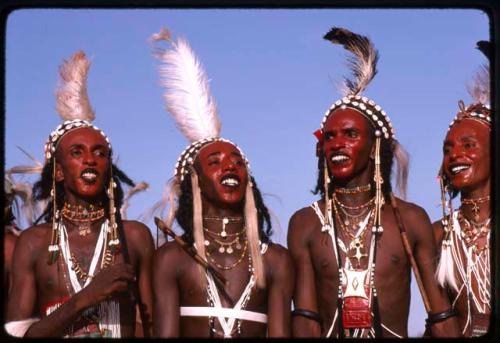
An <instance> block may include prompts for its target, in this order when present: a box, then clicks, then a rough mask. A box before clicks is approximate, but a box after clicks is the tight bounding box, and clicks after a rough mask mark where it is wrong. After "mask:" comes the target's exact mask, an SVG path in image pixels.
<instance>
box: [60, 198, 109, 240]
mask: <svg viewBox="0 0 500 343" xmlns="http://www.w3.org/2000/svg"><path fill="white" fill-rule="evenodd" d="M61 214H62V216H63V217H64V218H66V219H68V220H69V221H71V222H73V223H75V224H77V225H78V234H79V235H80V236H82V237H85V236H86V235H87V234H89V233H90V225H91V223H92V222H95V221H97V220H99V219H102V218H103V217H104V208H103V207H102V206H101V205H100V204H98V205H96V206H94V205H90V206H89V207H88V208H86V207H83V206H81V205H71V204H69V203H67V202H65V203H64V207H63V209H62V210H61Z"/></svg>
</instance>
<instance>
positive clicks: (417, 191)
mask: <svg viewBox="0 0 500 343" xmlns="http://www.w3.org/2000/svg"><path fill="white" fill-rule="evenodd" d="M162 26H165V27H167V28H169V30H170V31H171V32H172V33H173V35H174V36H183V37H185V38H186V39H187V40H188V41H189V42H190V44H191V46H192V48H193V49H194V51H195V53H196V54H197V55H198V56H199V58H200V59H201V61H202V63H203V65H204V67H205V70H206V72H207V74H208V77H209V78H210V80H211V83H210V85H211V91H212V94H213V95H214V97H215V99H216V101H217V104H218V108H219V116H220V119H221V122H222V136H223V137H225V138H228V139H231V140H232V141H234V142H236V143H237V144H238V145H239V146H240V147H241V148H242V150H243V151H244V153H245V154H246V156H247V158H248V159H249V161H250V163H251V166H252V172H253V174H254V176H255V178H256V181H257V183H258V185H259V187H260V189H261V191H262V192H263V193H264V194H265V201H266V203H267V205H268V207H269V208H270V209H271V211H272V212H273V213H274V214H275V217H276V219H277V221H276V222H275V224H274V232H275V234H274V237H273V239H274V241H276V242H278V243H281V244H283V245H285V244H286V231H287V226H288V220H289V218H290V216H291V215H292V214H293V213H294V212H295V211H296V210H298V209H300V208H302V207H304V206H307V205H309V204H310V203H311V202H313V201H314V200H315V197H314V196H313V195H312V194H311V192H310V190H311V189H312V188H313V187H314V184H315V181H316V158H315V154H314V151H315V138H314V136H313V135H312V132H314V131H315V130H316V129H317V128H318V127H319V125H320V122H321V119H322V117H323V114H324V112H325V111H326V109H327V108H328V107H329V106H330V104H331V103H332V102H334V101H335V100H337V99H338V98H339V97H340V94H339V93H338V91H337V87H336V85H338V84H339V83H340V82H341V80H342V76H343V75H346V74H348V70H347V68H346V65H345V61H346V57H347V53H346V52H345V50H344V49H343V48H341V47H340V46H337V45H335V46H334V45H332V44H331V43H330V42H327V41H325V40H323V39H322V36H323V35H324V34H325V33H326V32H327V31H328V30H329V29H330V28H331V27H332V26H340V27H345V28H347V29H349V30H351V31H354V32H357V33H360V34H363V35H367V36H369V37H370V38H371V39H372V41H373V43H374V44H375V46H376V48H377V49H378V50H379V53H380V59H379V64H378V70H379V72H378V74H377V76H376V77H375V79H374V80H373V81H372V83H371V85H370V86H369V87H368V89H367V90H366V91H365V93H364V95H366V96H367V97H369V98H372V99H373V100H374V101H375V102H377V103H378V104H379V105H380V106H381V107H382V108H383V109H384V110H385V111H386V112H387V113H388V115H389V116H390V118H391V120H392V123H393V125H394V127H395V128H396V136H397V138H398V139H399V141H400V142H401V143H402V144H403V146H404V147H405V148H406V150H407V151H408V152H409V154H410V158H411V159H410V177H409V188H408V190H409V193H408V200H409V201H411V202H414V203H416V204H418V205H420V206H422V207H423V208H424V209H425V210H426V211H427V213H428V214H429V216H430V218H431V220H433V221H434V220H437V219H438V218H439V216H440V211H441V210H440V207H439V204H440V198H439V185H438V183H437V181H436V174H437V171H438V169H439V164H440V160H441V155H442V154H441V148H442V141H443V138H444V135H445V133H446V130H447V127H448V124H449V122H450V121H451V119H452V118H453V116H454V115H455V114H456V112H457V110H458V105H457V102H458V100H460V99H463V100H464V102H465V103H466V104H467V103H469V102H470V101H471V98H470V96H469V95H468V93H467V91H466V84H467V83H468V82H469V81H470V80H471V79H472V76H473V75H474V73H475V71H476V70H477V68H478V67H479V66H480V65H481V64H482V63H485V62H486V61H485V58H484V56H483V55H482V54H481V53H480V52H479V51H478V50H476V49H475V45H476V42H477V41H479V40H488V39H489V18H488V17H487V15H486V14H485V13H482V12H480V11H478V10H429V9H411V10H391V9H384V10H382V9H370V10H368V9H366V10H363V9H355V10H354V9H352V10H349V9H321V10H319V9H314V10H305V9H300V10H299V9H295V10H291V9H282V10H267V9H260V10H247V9H238V10H235V9H233V10H228V9H208V10H196V9H189V10H169V9H161V10H159V9H150V10H135V9H130V10H93V9H88V10H82V9H78V10H58V9H44V10H38V9H35V10H19V11H16V12H13V13H12V14H11V15H10V16H9V18H8V21H7V31H6V65H5V72H6V87H5V91H6V106H5V110H6V116H5V118H6V122H5V125H6V126H5V127H6V136H5V148H6V149H5V165H6V167H7V168H9V167H12V166H14V165H19V164H27V163H29V160H28V159H27V158H26V156H25V155H24V154H23V153H22V152H21V151H20V150H18V149H17V148H16V146H20V147H22V148H23V149H25V150H26V151H28V152H29V153H31V154H32V155H34V156H35V157H37V158H38V159H39V160H40V161H43V144H44V143H45V140H46V139H47V137H48V135H49V133H50V132H51V131H52V130H53V129H54V128H55V127H56V126H57V125H58V124H59V122H60V120H59V116H58V115H57V113H56V112H55V97H54V90H55V87H56V84H57V80H58V69H57V68H58V66H59V65H60V64H61V63H62V61H63V60H64V59H66V58H68V57H69V56H71V55H72V54H73V53H74V52H75V51H77V50H79V49H81V50H84V51H85V52H86V54H87V55H88V56H89V57H90V58H91V59H92V66H91V69H90V73H89V80H88V81H89V82H88V90H89V97H90V101H91V103H92V106H93V107H94V109H95V111H96V120H95V124H96V125H97V126H99V127H100V128H102V129H103V130H104V131H105V132H106V133H107V135H108V136H109V138H110V140H111V143H112V145H113V149H114V151H115V156H119V166H120V167H121V168H122V169H123V170H124V171H125V172H126V173H127V174H128V175H129V176H130V177H131V178H132V179H134V180H135V181H146V182H148V183H149V184H150V189H149V190H148V191H147V192H145V193H142V194H139V195H137V196H136V197H135V198H134V199H133V202H132V204H131V207H130V209H129V211H128V216H129V218H132V219H133V218H137V217H138V216H139V215H140V214H141V213H142V212H143V211H145V210H146V209H147V208H148V207H150V206H151V205H152V204H153V203H154V202H156V201H157V200H159V199H160V197H161V194H162V190H163V187H164V185H165V183H166V182H167V180H168V179H169V178H170V177H171V176H172V172H173V167H174V165H175V161H176V159H177V157H178V155H179V153H180V152H181V151H182V150H183V149H184V147H185V146H186V145H187V140H186V139H185V138H184V137H183V136H182V135H181V134H180V132H179V131H178V130H177V129H176V127H175V124H174V122H173V120H172V119H171V118H170V115H169V114H168V113H167V112H166V111H165V109H164V104H163V100H162V97H161V93H162V90H161V88H160V87H159V83H158V79H159V78H158V74H157V69H156V67H157V65H158V64H157V62H156V60H155V59H154V58H153V57H152V56H151V48H150V46H149V44H148V42H147V40H148V38H149V36H150V35H151V34H153V33H155V32H157V31H158V30H159V29H160V27H162ZM278 223H279V225H278ZM146 224H147V225H148V226H149V227H150V228H151V229H152V230H153V232H154V229H155V228H154V224H153V223H152V222H150V223H146ZM412 292H413V293H412V294H413V296H412V305H411V314H410V321H409V334H410V336H412V335H417V334H419V333H421V332H422V331H423V323H424V317H425V314H424V310H423V306H422V303H421V298H420V295H419V293H418V289H417V288H416V287H415V286H414V287H413V288H412Z"/></svg>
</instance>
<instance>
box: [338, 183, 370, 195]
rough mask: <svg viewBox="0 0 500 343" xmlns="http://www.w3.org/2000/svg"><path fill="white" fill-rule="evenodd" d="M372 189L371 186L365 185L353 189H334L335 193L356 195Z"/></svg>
mask: <svg viewBox="0 0 500 343" xmlns="http://www.w3.org/2000/svg"><path fill="white" fill-rule="evenodd" d="M371 189H372V186H371V184H367V185H364V186H358V187H354V188H335V193H339V194H358V193H365V192H368V191H370V190H371Z"/></svg>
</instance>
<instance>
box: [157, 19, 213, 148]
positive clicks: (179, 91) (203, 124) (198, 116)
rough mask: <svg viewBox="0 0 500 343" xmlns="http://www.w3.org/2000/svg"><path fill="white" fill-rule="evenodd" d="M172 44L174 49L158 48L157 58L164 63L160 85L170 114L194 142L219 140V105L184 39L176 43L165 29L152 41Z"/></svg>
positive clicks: (160, 69) (199, 64) (186, 135)
mask: <svg viewBox="0 0 500 343" xmlns="http://www.w3.org/2000/svg"><path fill="white" fill-rule="evenodd" d="M161 40H165V41H168V42H170V45H171V49H160V48H157V49H156V50H155V51H154V55H155V57H156V58H158V59H159V60H160V61H161V65H160V67H159V73H160V84H161V86H162V87H163V88H164V89H165V91H164V94H163V98H164V101H165V104H166V108H167V111H168V112H169V113H170V114H171V115H172V116H173V118H174V120H175V122H176V124H177V127H178V128H179V130H180V131H181V133H182V134H183V135H184V136H185V137H186V138H187V139H188V140H189V141H191V142H194V141H197V140H200V139H204V138H213V137H219V135H220V130H221V123H220V121H219V117H218V115H217V105H216V103H215V100H214V98H213V97H212V96H211V94H210V87H209V82H208V79H207V76H206V74H205V71H204V69H203V67H202V65H201V63H200V61H199V60H198V59H197V57H196V56H195V55H194V53H193V51H192V49H191V47H190V46H189V44H188V43H187V41H186V40H184V39H181V38H180V39H178V40H177V41H172V40H171V37H170V33H169V31H168V30H166V29H164V28H162V29H161V31H160V32H159V33H156V34H154V35H153V36H152V37H151V41H153V42H158V41H161Z"/></svg>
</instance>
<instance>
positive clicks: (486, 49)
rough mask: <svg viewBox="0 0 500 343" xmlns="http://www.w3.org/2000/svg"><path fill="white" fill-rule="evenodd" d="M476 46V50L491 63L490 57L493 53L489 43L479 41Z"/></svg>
mask: <svg viewBox="0 0 500 343" xmlns="http://www.w3.org/2000/svg"><path fill="white" fill-rule="evenodd" d="M476 44H477V46H476V49H478V50H479V51H481V52H482V53H483V54H484V56H486V58H487V59H488V61H490V63H491V57H492V56H491V55H492V53H493V51H492V46H491V45H492V44H491V42H489V41H486V40H481V41H479V42H477V43H476Z"/></svg>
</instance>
